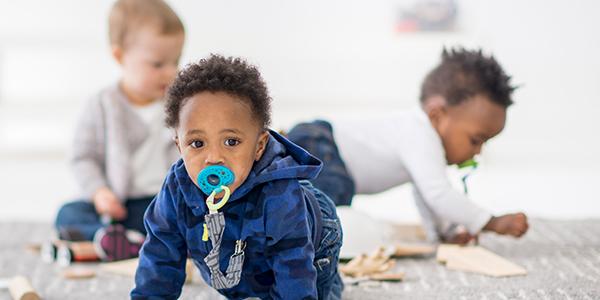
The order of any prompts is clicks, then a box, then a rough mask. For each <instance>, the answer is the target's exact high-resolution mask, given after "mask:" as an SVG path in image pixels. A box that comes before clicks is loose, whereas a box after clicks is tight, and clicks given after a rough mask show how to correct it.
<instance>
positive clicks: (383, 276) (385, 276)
mask: <svg viewBox="0 0 600 300" xmlns="http://www.w3.org/2000/svg"><path fill="white" fill-rule="evenodd" d="M369 279H370V280H377V281H394V282H395V281H402V280H404V272H398V273H377V274H372V275H370V276H369Z"/></svg>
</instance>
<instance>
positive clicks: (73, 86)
mask: <svg viewBox="0 0 600 300" xmlns="http://www.w3.org/2000/svg"><path fill="white" fill-rule="evenodd" d="M169 3H170V4H171V5H172V7H173V8H174V9H175V10H176V12H177V13H178V14H179V15H180V17H181V19H182V20H183V21H184V23H185V25H186V30H187V40H186V46H185V49H184V57H183V58H182V64H185V63H187V62H191V61H195V60H197V59H199V58H200V57H203V56H205V55H207V54H208V53H211V52H214V53H222V54H226V55H237V56H244V57H246V58H248V59H249V60H250V61H251V62H252V63H254V64H257V65H258V66H259V68H260V70H261V71H262V73H263V75H264V77H265V79H266V81H267V83H268V85H269V88H270V90H271V94H272V96H273V99H274V110H273V119H274V127H275V128H288V127H289V126H290V125H292V124H294V123H295V122H297V121H301V120H309V119H312V118H316V117H332V116H342V115H371V114H377V113H378V112H381V111H386V110H390V109H402V108H408V107H411V106H413V105H415V104H416V103H417V97H418V90H419V85H420V82H421V80H422V79H423V77H424V76H425V74H426V72H427V71H428V70H429V69H430V68H431V67H433V66H434V65H435V64H436V63H437V62H438V61H439V54H440V51H441V49H442V46H444V45H446V46H454V45H464V46H467V47H482V48H483V49H484V50H485V51H486V52H488V53H490V52H493V53H494V54H495V56H496V58H497V59H498V60H499V61H500V62H501V63H502V64H503V66H504V67H505V69H506V70H507V72H508V73H509V74H512V75H513V80H514V83H516V84H519V85H522V87H521V88H520V89H519V90H518V91H517V92H516V93H515V95H514V98H515V102H516V105H515V106H514V107H511V108H510V111H509V117H508V124H507V127H506V129H505V131H504V132H503V133H502V134H501V135H500V136H499V137H497V138H496V139H495V140H493V141H491V142H490V143H489V145H488V146H486V148H485V149H484V154H483V157H482V164H481V167H480V169H479V170H478V171H477V173H476V175H475V176H474V177H473V179H472V181H471V195H472V197H473V199H474V201H476V202H477V203H480V204H481V205H483V206H485V207H487V208H489V209H490V210H491V211H493V212H494V213H501V212H509V211H517V210H522V211H525V212H527V213H529V214H530V215H532V216H537V217H547V218H561V219H570V218H586V217H599V216H600V197H599V195H600V192H599V191H598V186H597V184H600V158H599V157H598V155H599V154H600V138H599V136H600V135H599V134H598V132H597V131H598V129H600V119H599V115H600V55H599V53H600V15H599V11H600V2H597V1H593V0H587V1H564V0H563V1H541V0H536V1H515V0H510V1H475V0H465V1H459V2H458V5H459V17H458V20H459V21H458V25H457V30H456V31H455V32H450V33H448V32H446V33H413V34H410V33H409V34H406V33H399V32H397V31H396V27H395V26H396V24H397V21H398V15H399V13H400V8H402V7H403V6H406V5H408V2H403V1H391V0H387V1H383V0H382V1H348V0H345V1H316V0H310V1H280V0H271V1H259V0H256V1H255V0H253V1H247V0H246V1H242V0H240V1H196V0H172V1H169ZM111 4H112V1H99V0H95V1H77V0H54V1H43V0H23V1H8V0H0V220H39V221H47V222H48V221H51V220H53V218H54V215H55V213H56V210H57V209H58V207H59V205H60V204H61V203H62V202H64V201H67V200H72V199H73V195H74V194H75V186H74V182H73V180H72V176H73V175H71V174H70V173H69V172H68V169H67V166H66V161H65V158H66V155H67V153H68V151H69V149H68V145H69V143H70V139H71V135H72V132H73V125H74V121H75V118H76V115H77V112H78V110H79V108H80V106H81V105H82V103H83V102H84V101H85V100H86V99H87V98H88V97H89V96H90V95H92V94H94V93H95V92H96V91H98V90H99V89H100V88H102V87H104V86H106V85H107V84H110V83H111V82H113V81H115V80H117V79H118V75H119V69H118V67H117V65H116V64H115V63H114V62H113V61H112V60H111V58H110V55H109V47H108V43H107V24H106V23H107V22H106V19H107V14H108V9H109V7H110V5H111ZM450 172H451V173H452V170H450ZM355 208H357V209H358V210H363V211H366V212H367V213H368V214H371V215H374V216H377V217H380V218H384V219H389V220H393V221H398V222H411V221H414V220H417V219H418V216H417V215H416V213H415V209H414V206H413V204H412V200H411V196H410V193H409V192H408V188H407V187H401V188H398V189H394V190H392V191H390V192H386V193H383V194H381V195H377V196H372V197H358V198H357V199H356V201H355Z"/></svg>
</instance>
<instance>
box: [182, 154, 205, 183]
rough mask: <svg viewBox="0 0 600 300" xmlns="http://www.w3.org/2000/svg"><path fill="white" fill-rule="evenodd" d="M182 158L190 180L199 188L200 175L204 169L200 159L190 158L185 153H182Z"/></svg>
mask: <svg viewBox="0 0 600 300" xmlns="http://www.w3.org/2000/svg"><path fill="white" fill-rule="evenodd" d="M182 158H183V163H184V164H185V169H186V170H187V173H188V175H189V176H190V179H192V182H194V184H195V185H196V186H198V181H197V180H198V173H200V171H201V170H202V168H203V167H202V165H201V164H200V161H199V159H198V158H197V157H190V155H187V154H186V153H185V152H184V153H182Z"/></svg>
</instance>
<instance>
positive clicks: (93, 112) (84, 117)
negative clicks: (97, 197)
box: [70, 95, 108, 201]
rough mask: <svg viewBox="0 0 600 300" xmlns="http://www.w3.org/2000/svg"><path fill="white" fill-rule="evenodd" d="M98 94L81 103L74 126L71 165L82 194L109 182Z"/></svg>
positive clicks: (86, 193) (90, 194) (88, 197)
mask: <svg viewBox="0 0 600 300" xmlns="http://www.w3.org/2000/svg"><path fill="white" fill-rule="evenodd" d="M100 97H101V96H100V95H99V96H97V97H96V98H93V99H91V101H89V102H88V103H87V105H86V106H85V107H84V109H83V111H82V113H81V115H80V117H79V120H78V122H77V124H76V127H75V135H74V140H73V147H72V153H71V157H70V165H71V169H72V172H73V174H74V176H75V180H76V182H77V184H78V186H79V189H80V191H81V192H82V193H83V195H82V196H83V197H84V198H85V199H87V200H90V201H91V199H92V196H93V194H94V192H95V191H96V190H97V189H99V188H101V187H105V186H108V184H107V180H106V175H105V152H104V151H105V149H104V148H105V143H106V140H105V138H106V137H105V135H104V130H105V128H104V127H105V123H104V122H105V120H104V113H103V109H102V106H101V103H100Z"/></svg>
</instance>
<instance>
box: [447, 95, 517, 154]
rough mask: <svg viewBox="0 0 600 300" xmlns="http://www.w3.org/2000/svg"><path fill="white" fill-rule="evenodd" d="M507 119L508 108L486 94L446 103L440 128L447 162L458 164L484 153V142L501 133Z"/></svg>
mask: <svg viewBox="0 0 600 300" xmlns="http://www.w3.org/2000/svg"><path fill="white" fill-rule="evenodd" d="M505 122H506V108H504V107H502V106H501V105H499V104H496V103H494V102H492V101H491V100H490V99H489V98H487V97H486V96H483V95H476V96H474V97H472V98H471V99H469V100H467V101H464V102H462V103H460V104H459V105H456V106H448V107H446V112H445V113H444V116H443V117H442V118H440V120H439V122H438V125H437V128H436V129H437V131H438V133H439V134H440V137H441V139H442V143H443V145H444V149H445V151H446V160H447V161H448V164H459V163H462V162H464V161H466V160H469V159H471V158H473V157H474V156H475V155H477V154H479V153H481V148H482V147H483V144H484V143H485V142H486V141H487V140H489V139H491V138H493V137H494V136H496V135H498V134H499V133H500V132H501V131H502V129H504V124H505Z"/></svg>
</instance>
